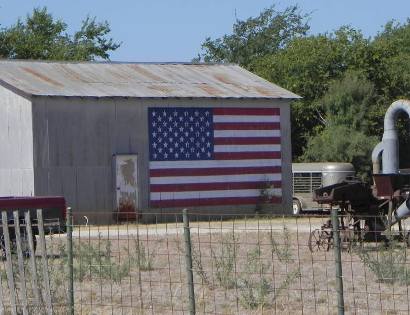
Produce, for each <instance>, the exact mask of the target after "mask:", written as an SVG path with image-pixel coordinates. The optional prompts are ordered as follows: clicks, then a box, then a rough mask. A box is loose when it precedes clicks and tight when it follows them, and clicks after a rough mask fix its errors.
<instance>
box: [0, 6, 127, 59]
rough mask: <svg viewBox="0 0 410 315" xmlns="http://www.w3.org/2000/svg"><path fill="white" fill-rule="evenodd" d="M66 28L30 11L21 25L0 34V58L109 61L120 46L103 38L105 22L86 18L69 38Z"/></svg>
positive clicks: (39, 12)
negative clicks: (111, 54)
mask: <svg viewBox="0 0 410 315" xmlns="http://www.w3.org/2000/svg"><path fill="white" fill-rule="evenodd" d="M66 30H67V24H66V23H64V22H63V21H62V20H56V19H54V18H53V16H52V15H51V14H50V13H49V12H48V11H47V9H46V8H43V9H34V11H33V12H32V14H31V15H28V16H27V17H26V19H25V20H24V21H22V20H20V19H19V20H18V21H17V22H16V23H15V24H14V25H11V26H10V27H4V28H2V29H1V30H0V58H11V59H43V60H79V61H90V60H95V59H109V52H110V51H114V50H116V49H117V48H118V47H119V46H120V44H119V43H115V42H114V41H113V39H112V38H107V35H108V34H109V33H110V31H111V29H110V26H109V24H108V22H103V23H99V22H96V20H95V18H90V17H87V18H86V19H85V20H84V21H83V22H82V26H81V29H80V30H79V31H77V32H75V33H74V35H69V34H67V33H66Z"/></svg>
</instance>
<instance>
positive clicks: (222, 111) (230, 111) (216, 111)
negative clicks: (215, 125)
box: [213, 107, 280, 116]
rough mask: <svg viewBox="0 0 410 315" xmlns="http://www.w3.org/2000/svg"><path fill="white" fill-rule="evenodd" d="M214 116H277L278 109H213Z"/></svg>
mask: <svg viewBox="0 0 410 315" xmlns="http://www.w3.org/2000/svg"><path fill="white" fill-rule="evenodd" d="M213 113H214V115H250V116H258V115H261V116H262V115H263V116H268V115H279V114H280V109H279V108H229V107H225V108H214V109H213Z"/></svg>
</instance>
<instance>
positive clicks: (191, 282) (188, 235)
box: [182, 209, 195, 315]
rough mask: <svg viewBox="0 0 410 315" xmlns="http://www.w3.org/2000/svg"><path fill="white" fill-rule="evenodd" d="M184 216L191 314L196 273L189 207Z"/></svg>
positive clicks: (193, 313) (193, 306)
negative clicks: (194, 272) (193, 264)
mask: <svg viewBox="0 0 410 315" xmlns="http://www.w3.org/2000/svg"><path fill="white" fill-rule="evenodd" d="M182 218H183V221H184V238H185V266H186V274H187V281H188V295H189V313H190V314H191V315H195V292H194V275H193V273H192V252H191V232H190V230H189V218H188V211H187V209H184V210H182Z"/></svg>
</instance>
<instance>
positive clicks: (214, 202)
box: [151, 197, 282, 208]
mask: <svg viewBox="0 0 410 315" xmlns="http://www.w3.org/2000/svg"><path fill="white" fill-rule="evenodd" d="M261 201H263V200H262V199H261V197H236V198H204V199H202V198H201V199H198V198H196V199H175V200H153V201H151V206H152V207H157V208H158V207H166V208H172V207H200V206H224V205H226V206H227V205H254V204H257V203H259V202H261ZM270 202H271V203H281V202H282V198H281V197H273V198H272V199H271V200H270Z"/></svg>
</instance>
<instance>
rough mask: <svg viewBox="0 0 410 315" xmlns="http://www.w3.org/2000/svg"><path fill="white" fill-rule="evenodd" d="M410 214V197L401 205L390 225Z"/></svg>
mask: <svg viewBox="0 0 410 315" xmlns="http://www.w3.org/2000/svg"><path fill="white" fill-rule="evenodd" d="M408 216H410V198H407V199H406V201H404V202H403V203H402V204H401V205H400V207H398V208H397V210H396V212H395V213H394V214H393V218H392V222H391V224H390V225H393V224H396V223H397V222H399V221H400V220H401V219H404V218H407V217H408Z"/></svg>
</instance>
